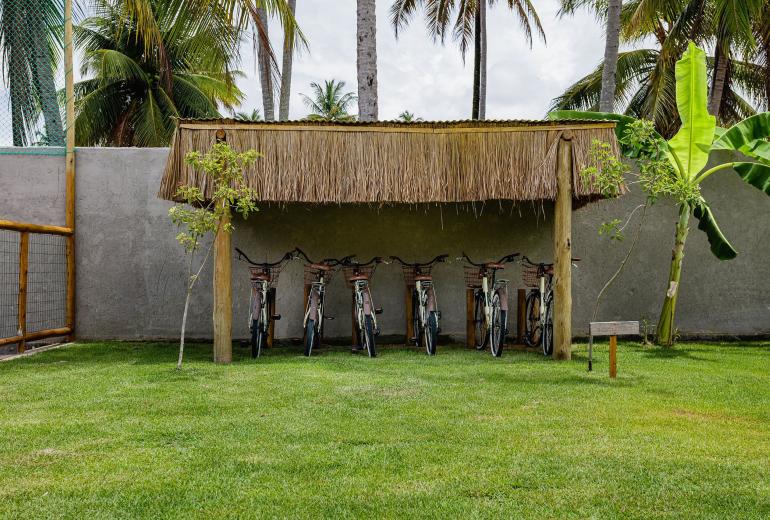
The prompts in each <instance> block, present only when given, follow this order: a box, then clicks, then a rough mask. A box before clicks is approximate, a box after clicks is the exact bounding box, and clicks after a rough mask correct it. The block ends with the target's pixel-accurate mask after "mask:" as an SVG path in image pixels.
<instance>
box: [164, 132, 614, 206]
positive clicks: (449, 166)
mask: <svg viewBox="0 0 770 520" xmlns="http://www.w3.org/2000/svg"><path fill="white" fill-rule="evenodd" d="M219 130H223V131H224V132H225V136H226V137H225V138H226V140H227V142H228V143H230V145H231V146H232V147H233V148H234V149H235V150H238V151H244V150H248V149H255V150H257V151H259V152H260V153H262V154H263V157H262V158H261V159H259V160H258V161H257V162H256V164H255V165H254V166H253V167H251V168H250V169H249V170H248V171H247V172H246V177H247V180H248V184H249V186H250V187H251V188H253V189H254V190H255V191H256V193H257V194H258V196H259V200H260V201H265V202H278V203H289V202H305V203H335V204H339V203H378V204H379V203H423V202H473V201H485V200H510V201H528V200H537V201H542V200H555V199H556V184H557V183H556V175H555V171H556V162H557V145H558V143H559V141H560V138H562V137H566V136H569V138H570V139H571V140H572V150H573V152H572V157H573V159H572V160H573V168H572V171H573V174H572V177H573V178H572V184H573V197H574V199H575V200H576V201H579V202H580V201H582V202H585V201H587V200H590V199H593V198H597V197H598V196H599V193H598V192H597V191H596V189H595V188H594V187H593V186H586V185H584V183H583V182H582V181H581V179H580V174H579V172H580V171H581V170H582V168H583V167H584V166H585V165H586V164H587V162H588V154H589V149H590V146H591V142H592V141H593V140H594V139H600V140H602V141H605V142H608V143H610V144H611V145H612V146H613V147H617V142H616V138H615V123H613V122H610V121H607V122H604V121H598V122H591V121H451V122H419V123H398V122H376V123H359V122H356V123H326V122H309V121H293V122H271V123H262V122H259V123H251V122H244V121H236V120H231V119H217V120H180V121H179V124H178V126H177V130H176V134H175V136H174V140H173V143H172V146H171V153H170V155H169V160H168V164H167V166H166V171H165V174H164V176H163V181H162V184H161V188H160V193H159V196H160V197H161V198H164V199H168V200H173V199H174V195H175V193H176V191H177V189H178V187H179V186H182V185H194V186H198V187H200V188H201V189H202V190H203V192H204V195H210V194H211V189H212V186H211V184H210V182H208V180H207V179H206V178H204V177H203V176H202V175H200V174H199V173H198V172H195V171H194V170H193V169H192V168H191V167H189V166H187V165H186V164H185V162H184V157H185V155H186V154H187V153H188V152H190V151H193V150H199V151H205V150H207V149H208V148H209V147H210V146H211V145H212V144H213V143H214V142H215V141H216V134H217V131H219Z"/></svg>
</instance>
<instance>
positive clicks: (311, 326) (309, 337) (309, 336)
mask: <svg viewBox="0 0 770 520" xmlns="http://www.w3.org/2000/svg"><path fill="white" fill-rule="evenodd" d="M315 340H316V333H315V320H310V319H308V320H307V325H306V326H305V355H306V356H308V357H310V353H311V352H312V351H313V344H314V343H315Z"/></svg>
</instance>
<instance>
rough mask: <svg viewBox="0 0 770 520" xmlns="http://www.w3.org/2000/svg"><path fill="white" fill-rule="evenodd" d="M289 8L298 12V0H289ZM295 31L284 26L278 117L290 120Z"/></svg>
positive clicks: (293, 11) (294, 12)
mask: <svg viewBox="0 0 770 520" xmlns="http://www.w3.org/2000/svg"><path fill="white" fill-rule="evenodd" d="M289 10H290V11H291V14H292V16H294V15H295V14H296V12H297V0H289ZM294 43H295V37H294V31H292V30H288V28H286V27H284V30H283V64H282V66H281V93H280V100H279V103H278V119H280V120H281V121H288V120H289V102H290V100H291V72H292V67H293V65H294V52H295V45H294Z"/></svg>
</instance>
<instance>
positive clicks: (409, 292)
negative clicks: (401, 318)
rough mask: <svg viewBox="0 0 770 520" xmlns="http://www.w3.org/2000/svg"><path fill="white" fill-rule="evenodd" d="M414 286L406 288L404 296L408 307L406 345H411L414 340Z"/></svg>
mask: <svg viewBox="0 0 770 520" xmlns="http://www.w3.org/2000/svg"><path fill="white" fill-rule="evenodd" d="M413 300H414V286H413V285H407V286H406V294H405V295H404V305H405V306H406V307H405V309H406V338H404V344H405V345H410V344H411V343H410V342H411V340H412V338H414V312H413V311H414V302H413Z"/></svg>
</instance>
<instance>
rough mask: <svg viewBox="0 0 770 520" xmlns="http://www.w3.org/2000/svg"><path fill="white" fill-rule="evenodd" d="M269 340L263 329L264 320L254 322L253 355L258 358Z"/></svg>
mask: <svg viewBox="0 0 770 520" xmlns="http://www.w3.org/2000/svg"><path fill="white" fill-rule="evenodd" d="M266 340H267V333H266V332H265V331H264V330H263V327H262V320H257V321H253V322H252V326H251V357H252V358H258V357H259V356H260V355H261V354H262V347H263V346H264V345H265V341H266Z"/></svg>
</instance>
